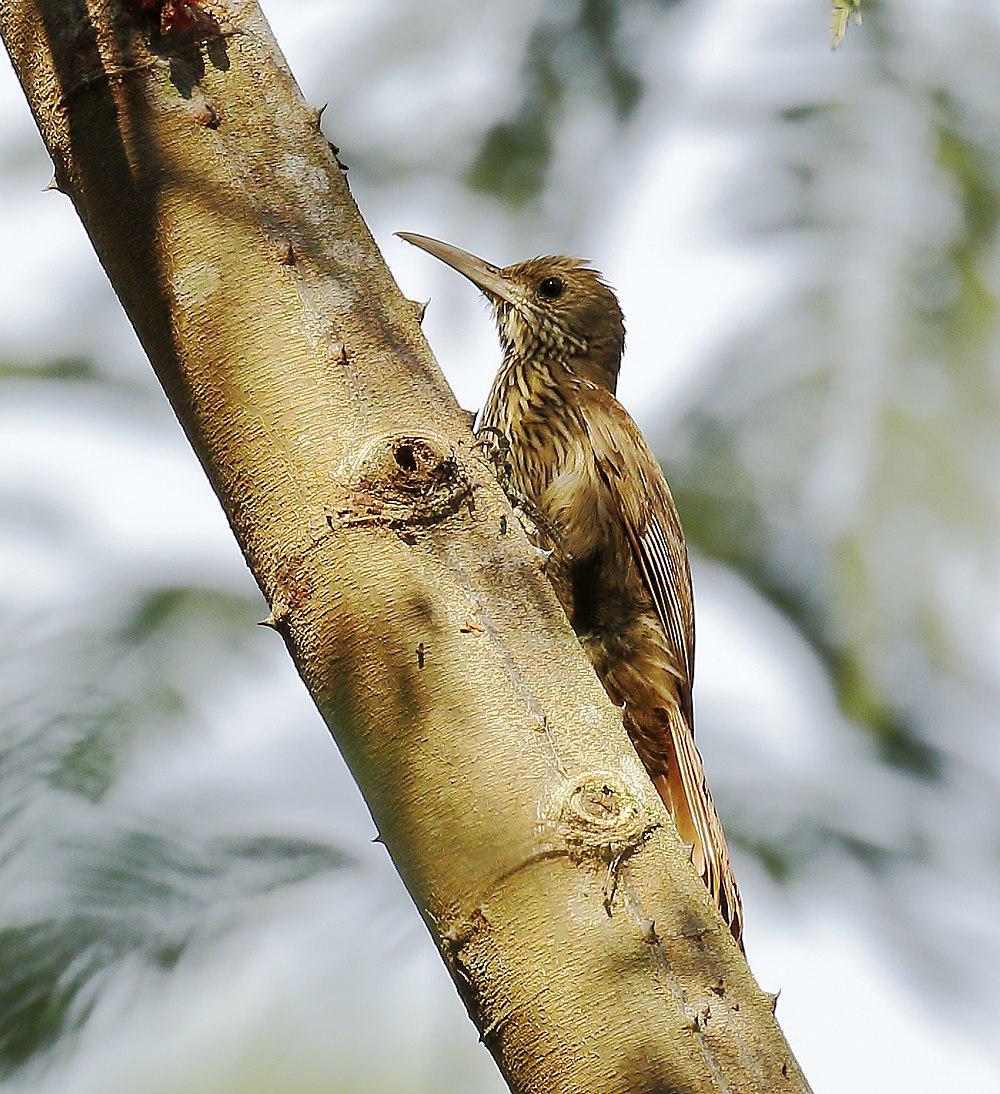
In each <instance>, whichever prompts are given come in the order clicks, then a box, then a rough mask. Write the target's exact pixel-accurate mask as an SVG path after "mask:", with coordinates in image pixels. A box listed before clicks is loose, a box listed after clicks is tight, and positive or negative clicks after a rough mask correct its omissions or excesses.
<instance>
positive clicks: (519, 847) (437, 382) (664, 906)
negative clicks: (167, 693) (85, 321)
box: [0, 0, 807, 1094]
mask: <svg viewBox="0 0 1000 1094" xmlns="http://www.w3.org/2000/svg"><path fill="white" fill-rule="evenodd" d="M160 2H162V0H156V2H154V0H0V30H2V33H3V36H4V40H5V42H6V45H7V48H8V50H9V52H10V55H11V57H12V59H13V61H14V65H15V67H16V69H17V71H18V74H19V76H20V79H21V82H22V85H23V87H24V90H25V93H26V95H27V98H28V101H29V103H30V104H31V108H32V111H33V112H34V115H35V118H36V121H37V122H38V126H39V129H40V130H41V132H42V136H43V137H44V139H45V142H46V144H47V146H48V149H49V152H50V154H51V156H52V159H53V161H54V163H55V169H56V183H57V185H58V186H59V188H60V189H63V190H65V191H66V192H67V193H68V194H69V195H70V196H71V198H72V199H73V202H74V204H75V205H76V208H77V210H78V212H79V214H80V217H81V218H82V220H83V223H84V225H85V227H86V229H87V232H88V233H89V234H90V238H91V240H92V241H93V244H94V246H95V248H96V249H97V253H98V255H99V257H100V260H101V262H102V263H103V265H104V267H105V269H106V270H107V273H108V276H109V277H110V279H111V281H112V283H113V285H114V287H115V289H116V291H117V293H118V295H119V297H120V298H121V300H122V303H123V304H124V306H125V309H126V311H127V312H128V315H129V318H130V319H131V321H132V323H133V324H134V326H135V328H136V330H137V331H138V333H139V337H140V338H141V340H142V344H143V346H144V347H145V349H146V351H147V353H148V354H149V357H150V360H151V361H152V363H153V366H154V368H155V369H156V373H157V375H158V377H159V379H160V381H161V382H162V384H163V387H164V388H165V390H166V392H167V394H168V396H169V398H170V401H171V403H172V404H173V407H174V410H175V411H176V413H177V416H178V418H179V419H180V421H181V424H182V425H183V427H184V429H185V431H186V433H187V435H188V438H189V439H190V441H191V444H192V446H193V447H194V449H195V451H196V452H197V454H198V457H199V458H200V460H201V462H202V464H203V466H204V468H205V471H206V473H207V474H208V476H209V478H210V479H211V482H212V485H213V486H214V488H215V491H216V493H217V494H218V497H219V499H220V501H221V503H222V506H223V508H224V509H225V512H226V515H227V516H228V518H229V521H230V523H231V525H232V528H233V531H234V532H235V534H236V537H237V539H238V540H239V542H240V545H241V547H242V549H243V552H244V554H245V556H246V559H247V562H248V564H249V566H250V568H251V570H252V571H253V573H254V576H255V577H256V579H257V581H258V582H259V584H260V587H261V589H262V590H263V592H264V595H265V596H266V597H267V600H268V602H269V604H270V605H271V616H270V619H269V622H270V623H271V624H272V625H273V626H274V627H275V628H276V629H277V630H278V631H280V633H281V634H282V636H283V637H284V639H285V641H286V643H287V645H288V648H289V651H290V652H291V654H292V657H293V658H294V660H295V664H296V666H297V667H298V670H299V672H300V673H301V675H302V678H303V680H304V681H305V683H306V685H307V687H308V688H309V690H310V692H311V693H312V695H313V698H314V699H315V701H316V704H317V706H318V707H319V709H320V711H321V712H322V714H323V717H324V718H325V719H326V721H327V723H328V725H329V726H330V728H331V730H332V732H333V734H334V736H335V738H336V741H337V743H338V745H339V746H340V748H341V750H342V751H343V753H344V756H345V757H346V759H347V761H348V763H349V764H350V766H351V769H352V771H353V773H354V775H355V777H356V779H357V781H358V783H359V785H360V787H361V789H362V791H363V792H364V795H365V798H366V800H367V802H368V805H369V807H370V808H371V811H372V814H373V816H374V818H375V821H376V823H377V825H378V829H379V832H380V833H381V836H382V839H383V841H384V842H385V845H386V847H387V848H388V849H389V852H390V853H391V855H392V858H393V861H394V862H395V864H396V867H397V868H398V870H399V872H400V874H401V875H402V877H403V880H404V882H405V883H406V886H407V888H408V890H409V892H410V894H411V896H412V897H413V900H414V902H415V904H416V906H417V908H418V910H419V911H420V914H421V915H422V916H423V918H424V921H425V922H426V924H427V926H428V928H429V929H430V931H431V934H432V935H433V937H434V939H435V941H436V943H437V945H438V947H439V949H440V951H441V954H442V957H443V958H444V960H445V962H446V964H447V965H448V968H449V969H450V971H451V974H452V977H453V978H454V981H455V984H456V986H457V987H458V990H459V992H460V993H461V995H462V998H463V999H464V1000H465V1003H466V1005H467V1007H468V1010H469V1013H470V1015H471V1017H472V1019H473V1020H474V1021H475V1023H476V1025H477V1026H478V1027H479V1030H480V1032H481V1035H482V1039H483V1040H484V1041H485V1043H486V1045H487V1047H488V1048H489V1050H490V1051H491V1052H492V1053H493V1055H494V1057H495V1058H496V1060H497V1063H498V1065H499V1066H500V1069H501V1071H502V1072H503V1074H504V1076H505V1077H506V1079H507V1082H508V1083H509V1085H510V1087H511V1089H512V1090H515V1091H523V1092H529V1091H530V1092H538V1094H555V1092H563V1091H564V1092H567V1094H580V1092H587V1094H611V1092H625V1091H629V1092H635V1091H692V1092H694V1091H707V1090H715V1089H718V1090H740V1091H750V1090H761V1091H764V1090H766V1091H772V1090H782V1091H784V1090H788V1091H796V1090H805V1089H807V1085H806V1083H805V1080H804V1079H803V1077H802V1075H801V1073H800V1071H799V1069H798V1066H797V1065H796V1063H795V1060H794V1058H793V1057H792V1054H791V1052H790V1051H789V1048H788V1046H787V1044H786V1043H785V1040H784V1038H783V1036H782V1034H781V1031H780V1030H779V1028H778V1026H777V1024H776V1022H775V1021H774V1018H773V1017H772V1011H771V999H770V997H769V996H768V995H766V994H765V993H764V992H762V991H761V990H760V988H759V987H758V986H757V984H756V983H755V982H754V980H753V978H752V976H751V975H750V972H749V970H748V968H747V966H746V964H745V963H744V961H743V959H742V958H741V956H740V954H739V952H738V950H737V948H736V945H735V943H734V942H733V940H732V938H731V937H730V935H729V932H728V931H727V930H726V928H725V926H724V924H723V923H722V920H721V919H720V918H719V916H718V914H717V912H716V910H715V908H714V906H713V905H712V904H711V902H710V901H709V898H708V895H707V893H706V891H705V889H704V887H703V885H702V884H701V881H700V879H699V878H698V877H697V875H696V874H695V871H694V870H693V868H692V867H691V866H690V864H689V863H688V861H687V856H686V853H685V851H684V849H683V847H682V846H681V845H680V843H679V841H678V839H677V835H676V832H675V830H674V828H673V826H672V823H671V821H670V819H669V817H668V816H667V814H666V813H665V812H664V810H663V808H662V806H661V804H660V801H659V799H658V797H657V795H656V793H655V791H654V790H653V788H652V786H651V785H650V782H649V780H648V778H647V776H646V774H645V772H644V771H643V769H642V767H641V765H640V763H639V761H638V759H637V757H636V755H635V753H634V752H633V750H632V748H631V745H630V744H629V742H628V740H627V738H626V736H625V733H624V731H623V728H622V723H621V716H620V712H619V711H617V710H616V709H615V708H614V707H613V706H612V705H611V704H610V703H609V701H608V700H607V698H606V697H605V694H604V692H603V690H602V689H601V687H600V685H599V683H598V682H597V679H596V677H595V676H594V673H593V671H592V670H591V667H590V665H589V663H588V661H587V660H586V658H585V656H584V654H583V652H582V650H581V648H580V647H579V645H578V643H577V641H576V639H575V637H574V635H573V633H572V631H571V630H570V628H569V625H568V623H567V621H566V619H565V617H564V615H563V613H562V611H561V610H560V608H559V605H558V604H557V602H556V600H555V597H554V596H553V592H552V590H551V588H550V587H549V584H548V582H547V580H546V578H545V576H544V574H542V573H541V571H540V563H539V560H538V558H537V556H536V553H535V552H534V551H533V550H532V548H531V546H530V545H529V543H528V542H527V540H526V538H525V536H524V534H523V533H522V531H521V528H520V525H519V523H518V521H517V519H516V517H515V516H513V514H512V513H511V510H510V508H509V506H508V504H507V502H506V499H505V498H504V497H503V495H502V493H501V491H500V490H499V488H498V486H497V484H496V482H495V481H494V479H493V478H492V476H491V473H490V469H489V467H488V466H487V465H486V464H485V463H484V462H483V460H482V459H481V458H480V456H479V455H478V453H477V451H476V450H475V449H474V447H473V445H472V437H471V435H470V432H469V427H468V423H467V420H466V417H465V416H464V414H463V412H462V411H461V410H460V409H459V407H458V406H457V404H456V403H455V400H454V398H453V396H452V394H451V392H450V390H449V389H448V386H447V384H446V383H445V380H444V378H443V377H442V375H441V373H440V371H439V370H438V368H437V365H436V364H435V362H434V359H433V357H432V355H431V353H430V351H429V349H428V347H427V344H426V342H425V341H424V338H423V336H422V334H421V332H420V328H419V315H418V312H419V309H418V308H417V307H416V306H415V305H414V304H412V303H411V302H409V301H407V300H406V299H404V298H403V297H402V296H401V295H400V293H399V291H398V289H397V287H396V285H395V283H394V282H393V279H392V277H391V276H390V274H389V272H388V270H387V269H386V267H385V265H384V263H383V261H382V258H381V256H380V254H379V252H378V250H377V248H376V246H375V243H374V241H373V240H372V238H371V235H370V234H369V232H368V230H367V228H366V226H365V223H364V221H363V220H362V218H361V216H360V214H359V212H358V210H357V208H356V206H355V204H354V202H353V200H352V199H351V196H350V194H349V192H348V189H347V185H346V182H345V179H344V175H343V172H342V170H341V167H340V165H339V163H338V161H337V158H336V154H335V152H334V151H333V150H332V149H331V147H330V145H329V144H328V143H327V141H326V140H325V139H324V137H323V136H322V133H321V132H320V128H319V121H318V117H317V113H316V111H314V110H311V109H310V108H309V106H308V105H307V104H306V103H305V101H304V100H303V98H302V96H301V94H300V92H299V90H298V88H297V86H296V84H295V82H294V80H293V79H292V76H291V74H290V72H289V71H288V68H287V66H286V64H285V61H284V59H283V57H282V56H281V53H280V51H279V50H278V48H277V46H276V44H275V42H274V40H273V38H272V35H271V32H270V29H269V28H268V26H267V23H266V22H265V20H264V17H263V15H262V14H261V12H260V10H259V8H258V7H257V6H256V4H254V3H241V4H239V5H236V4H230V7H229V8H228V9H226V8H224V7H223V5H222V4H221V2H219V3H209V2H206V4H205V6H204V10H208V11H210V12H211V13H212V15H213V16H214V17H215V18H216V19H217V22H215V23H213V22H212V20H209V19H207V18H202V19H200V20H199V21H198V23H197V24H196V25H195V27H194V28H193V29H188V30H184V29H173V30H170V31H169V32H168V33H166V34H161V33H160V23H159V12H158V11H152V12H147V11H140V10H138V9H145V8H149V7H153V8H156V7H158V4H159V3H160ZM181 10H182V14H183V11H185V10H187V11H190V10H191V9H184V8H183V5H181ZM168 12H169V8H168ZM237 12H238V14H237ZM196 39H201V40H200V41H197V40H196ZM149 487H150V489H151V490H155V489H156V484H155V483H150V484H149ZM331 944H332V945H335V944H336V940H331Z"/></svg>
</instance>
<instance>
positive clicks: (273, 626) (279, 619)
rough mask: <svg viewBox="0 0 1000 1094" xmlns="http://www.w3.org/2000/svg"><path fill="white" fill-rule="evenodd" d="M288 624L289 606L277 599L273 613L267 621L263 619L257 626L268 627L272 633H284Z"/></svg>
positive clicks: (273, 605) (272, 605) (272, 606)
mask: <svg viewBox="0 0 1000 1094" xmlns="http://www.w3.org/2000/svg"><path fill="white" fill-rule="evenodd" d="M287 623H288V605H287V604H285V603H284V601H281V600H278V599H277V598H276V599H275V600H274V602H273V603H272V604H271V611H270V613H269V615H268V617H267V619H262V620H261V621H260V622H259V623H258V624H257V626H258V627H268V628H269V629H270V630H272V631H283V630H284V629H285V626H286V625H287Z"/></svg>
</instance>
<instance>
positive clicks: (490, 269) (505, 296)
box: [396, 232, 516, 304]
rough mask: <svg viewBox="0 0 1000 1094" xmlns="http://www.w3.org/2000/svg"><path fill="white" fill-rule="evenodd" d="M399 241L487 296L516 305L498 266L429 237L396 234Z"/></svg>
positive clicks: (405, 233) (411, 233)
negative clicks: (409, 245)
mask: <svg viewBox="0 0 1000 1094" xmlns="http://www.w3.org/2000/svg"><path fill="white" fill-rule="evenodd" d="M396 235H398V236H399V238H400V239H405V240H406V242H407V243H412V244H413V246H414V247H419V248H420V249H421V250H422V251H426V252H427V253H428V254H432V255H433V256H434V257H435V258H440V259H441V261H442V262H444V263H446V264H447V265H449V266H451V268H452V269H453V270H458V272H459V273H460V274H462V275H464V276H465V277H467V278H468V279H469V280H470V281H471V282H472V284H473V285H476V286H477V287H478V288H480V289H482V291H483V292H484V293H486V294H487V296H496V297H499V298H500V299H501V300H506V301H508V302H509V303H511V304H513V303H516V301H515V299H514V296H513V293H512V291H511V286H510V283H509V282H508V281H507V279H506V278H505V277H504V276H503V274H502V273H501V271H500V268H499V267H498V266H494V265H492V264H491V263H489V262H485V261H484V260H483V259H481V258H477V257H476V256H475V255H474V254H470V253H469V252H468V251H463V250H462V248H461V247H453V246H452V245H451V244H450V243H442V242H441V240H440V239H431V237H430V236H420V235H416V234H414V233H413V232H397V233H396Z"/></svg>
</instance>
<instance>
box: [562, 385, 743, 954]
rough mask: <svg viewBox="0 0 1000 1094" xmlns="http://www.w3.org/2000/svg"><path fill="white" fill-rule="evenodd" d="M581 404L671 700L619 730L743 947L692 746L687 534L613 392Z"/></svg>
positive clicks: (630, 717)
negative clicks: (646, 604)
mask: <svg viewBox="0 0 1000 1094" xmlns="http://www.w3.org/2000/svg"><path fill="white" fill-rule="evenodd" d="M589 394H590V395H591V397H590V398H587V399H581V400H580V407H581V410H580V413H581V415H582V416H583V418H584V424H585V427H586V430H587V433H588V436H589V439H590V442H591V445H592V447H593V452H594V456H595V459H596V461H597V470H598V474H599V475H600V476H601V478H602V479H603V481H604V483H605V485H606V486H607V488H608V491H609V493H610V495H611V497H612V499H613V503H614V506H615V507H616V508H617V511H618V514H619V516H620V518H621V521H622V523H623V525H624V527H625V532H626V535H627V537H628V542H629V545H630V547H631V550H632V556H633V558H634V559H635V561H636V564H637V566H638V568H639V572H640V573H641V574H642V580H643V582H644V584H645V586H646V589H647V591H648V592H649V595H650V597H651V599H652V601H653V604H654V606H655V608H656V614H657V616H658V617H659V620H660V624H661V626H662V628H663V635H664V638H665V643H666V653H667V657H668V658H669V662H670V668H671V671H672V673H673V675H674V677H675V679H676V682H677V696H676V700H675V701H673V697H672V696H664V702H663V704H662V707H660V708H657V709H654V710H651V711H650V710H636V711H633V712H632V713H631V714H630V713H629V708H628V706H627V704H626V713H625V719H626V726H627V728H628V729H629V734H630V736H631V737H632V740H633V743H634V744H635V747H636V751H637V752H638V753H639V756H640V758H641V759H642V761H643V763H644V764H645V765H646V768H647V770H648V771H649V773H650V777H651V778H652V780H653V784H654V785H655V786H656V788H657V790H658V791H659V793H660V796H661V797H662V798H663V800H664V803H665V804H666V806H667V808H668V809H669V810H670V812H671V814H672V816H673V817H674V821H675V823H676V825H677V830H678V833H679V835H680V837H681V839H682V840H684V841H685V842H686V843H690V844H691V860H692V862H693V863H694V866H695V869H697V871H698V873H699V874H700V875H701V876H702V878H703V879H704V882H705V884H706V886H707V887H708V889H709V891H710V892H711V894H712V896H713V898H714V900H715V902H716V904H717V905H718V907H719V910H720V912H721V913H722V916H723V918H724V919H725V921H726V923H727V924H728V925H729V928H730V930H731V931H732V933H733V935H734V936H735V938H736V940H737V942H739V943H740V945H741V946H742V940H741V936H742V931H743V907H742V902H741V900H740V894H739V889H738V888H737V885H736V879H735V877H734V875H733V869H732V865H731V863H730V860H729V849H728V847H727V845H726V837H725V833H724V832H723V829H722V823H721V822H720V820H719V816H718V813H717V812H716V809H715V803H714V802H713V801H712V795H711V793H710V791H709V789H708V784H707V781H706V778H705V769H704V767H703V765H702V760H701V755H700V754H699V752H698V747H697V745H696V744H695V741H694V711H693V703H692V694H691V688H692V683H693V680H694V598H693V594H692V589H691V570H690V567H689V565H688V557H687V548H686V546H685V544H684V533H683V531H682V530H681V524H680V518H679V517H678V515H677V508H676V506H675V505H674V499H673V497H672V496H671V494H670V488H669V487H668V486H667V482H666V479H665V478H664V477H663V472H662V471H661V470H660V465H659V463H658V462H657V460H656V458H655V457H654V456H653V454H652V452H651V451H650V450H649V446H648V445H647V444H646V442H645V440H644V438H643V436H642V434H641V432H640V431H639V428H638V426H637V425H636V424H635V422H633V421H632V419H631V417H629V415H628V413H627V412H626V411H625V409H624V408H623V407H622V406H621V404H620V403H618V402H617V400H616V399H614V397H613V396H612V395H610V393H608V392H604V391H601V392H600V393H599V394H598V392H597V389H595V390H594V391H593V392H590V393H589Z"/></svg>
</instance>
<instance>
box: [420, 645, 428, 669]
mask: <svg viewBox="0 0 1000 1094" xmlns="http://www.w3.org/2000/svg"><path fill="white" fill-rule="evenodd" d="M429 652H430V646H428V645H427V643H426V642H421V643H420V644H419V645H418V646H417V668H418V669H422V668H423V667H424V664H425V663H426V661H427V654H428V653H429Z"/></svg>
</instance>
